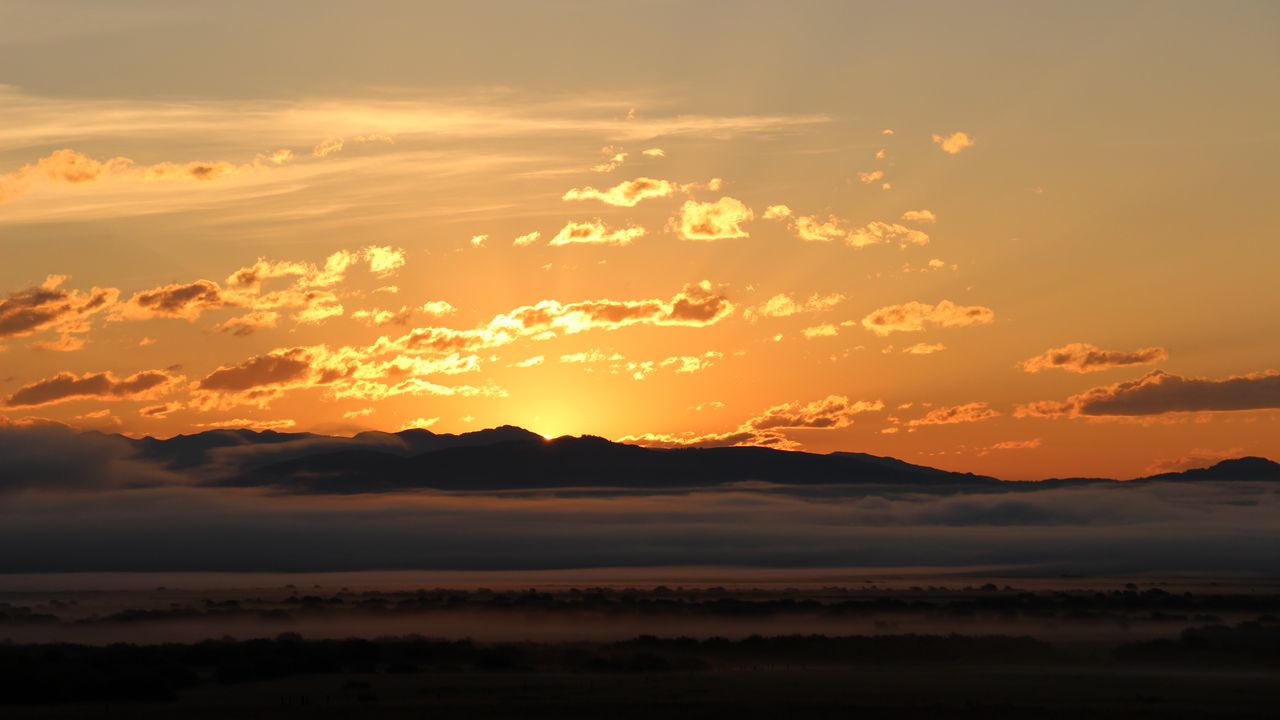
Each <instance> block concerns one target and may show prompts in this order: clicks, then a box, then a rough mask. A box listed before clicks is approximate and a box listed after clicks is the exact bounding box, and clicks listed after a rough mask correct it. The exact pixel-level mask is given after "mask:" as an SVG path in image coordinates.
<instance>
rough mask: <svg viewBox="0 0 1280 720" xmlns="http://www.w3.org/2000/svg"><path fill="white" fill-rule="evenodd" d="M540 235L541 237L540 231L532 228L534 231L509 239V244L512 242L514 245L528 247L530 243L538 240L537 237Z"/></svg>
mask: <svg viewBox="0 0 1280 720" xmlns="http://www.w3.org/2000/svg"><path fill="white" fill-rule="evenodd" d="M541 237H542V233H540V232H538V231H537V230H534V231H533V232H531V233H527V234H525V235H521V236H520V237H518V238H516V239H515V240H512V241H511V244H512V245H513V246H515V247H528V246H530V245H532V244H534V243H536V242H538V239H539V238H541Z"/></svg>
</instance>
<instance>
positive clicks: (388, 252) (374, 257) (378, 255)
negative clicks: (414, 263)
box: [360, 245, 405, 278]
mask: <svg viewBox="0 0 1280 720" xmlns="http://www.w3.org/2000/svg"><path fill="white" fill-rule="evenodd" d="M360 254H361V256H362V257H363V258H364V260H365V262H367V263H369V272H371V273H373V274H374V275H375V276H376V277H378V278H387V277H390V276H392V275H394V274H395V273H396V271H397V270H399V269H400V268H402V267H404V263H405V258H404V250H401V249H400V248H393V247H390V246H388V245H370V246H369V247H367V248H365V249H364V250H361V251H360Z"/></svg>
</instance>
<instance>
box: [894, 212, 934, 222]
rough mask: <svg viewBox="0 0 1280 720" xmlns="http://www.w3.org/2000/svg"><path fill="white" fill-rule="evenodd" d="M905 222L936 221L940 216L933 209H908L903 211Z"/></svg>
mask: <svg viewBox="0 0 1280 720" xmlns="http://www.w3.org/2000/svg"><path fill="white" fill-rule="evenodd" d="M902 221H903V222H917V223H935V222H937V221H938V216H937V215H934V214H933V211H932V210H908V211H906V212H904V213H902Z"/></svg>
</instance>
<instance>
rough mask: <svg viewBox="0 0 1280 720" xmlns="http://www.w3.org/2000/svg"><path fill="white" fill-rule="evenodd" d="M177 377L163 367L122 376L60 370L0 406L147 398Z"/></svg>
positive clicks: (171, 385) (175, 381)
mask: <svg viewBox="0 0 1280 720" xmlns="http://www.w3.org/2000/svg"><path fill="white" fill-rule="evenodd" d="M180 380H181V377H179V376H175V375H171V374H170V373H169V372H167V371H165V370H144V371H142V372H138V373H134V374H133V375H130V376H128V377H126V378H117V377H116V376H115V374H114V373H111V372H99V373H85V374H83V375H76V374H75V373H70V372H60V373H58V374H56V375H54V376H52V377H49V378H45V379H43V380H38V381H36V382H34V383H31V384H29V385H24V386H22V387H21V388H19V389H18V390H17V391H15V392H14V393H13V394H12V395H10V396H9V397H7V398H5V399H4V401H3V403H0V406H3V407H10V408H27V407H42V406H45V405H54V404H57V403H62V402H68V401H71V400H88V399H92V400H109V401H116V400H151V399H153V398H156V397H159V396H161V395H165V394H167V393H169V392H170V391H172V390H173V389H174V387H175V386H176V385H177V384H178V382H179V381H180Z"/></svg>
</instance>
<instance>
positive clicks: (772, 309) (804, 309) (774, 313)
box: [742, 293, 845, 322]
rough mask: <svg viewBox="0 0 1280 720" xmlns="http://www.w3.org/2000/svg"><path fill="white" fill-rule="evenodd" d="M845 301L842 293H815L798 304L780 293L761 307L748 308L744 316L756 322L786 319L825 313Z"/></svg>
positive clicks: (788, 296) (760, 305)
mask: <svg viewBox="0 0 1280 720" xmlns="http://www.w3.org/2000/svg"><path fill="white" fill-rule="evenodd" d="M844 299H845V297H844V295H841V294H840V293H827V294H825V295H823V294H819V293H814V294H812V295H810V296H809V299H807V300H805V301H803V302H796V301H795V300H793V299H792V298H791V296H790V295H787V294H786V293H778V294H777V295H774V296H773V297H771V298H769V299H768V300H766V301H765V302H763V303H761V304H759V305H756V306H754V307H749V308H747V309H746V310H744V311H743V313H742V315H743V317H745V318H746V319H747V320H748V321H750V322H755V321H756V320H758V319H759V318H784V317H791V316H792V315H799V314H801V313H815V312H823V311H826V310H830V309H832V308H834V307H835V306H837V305H839V304H840V303H842V302H844Z"/></svg>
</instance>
